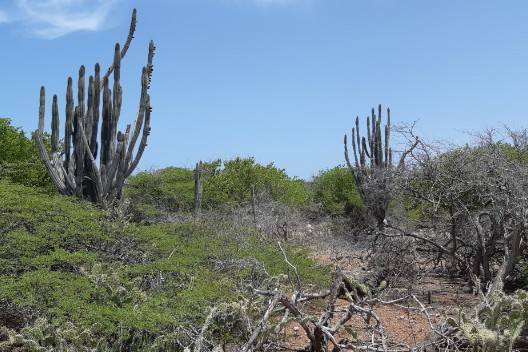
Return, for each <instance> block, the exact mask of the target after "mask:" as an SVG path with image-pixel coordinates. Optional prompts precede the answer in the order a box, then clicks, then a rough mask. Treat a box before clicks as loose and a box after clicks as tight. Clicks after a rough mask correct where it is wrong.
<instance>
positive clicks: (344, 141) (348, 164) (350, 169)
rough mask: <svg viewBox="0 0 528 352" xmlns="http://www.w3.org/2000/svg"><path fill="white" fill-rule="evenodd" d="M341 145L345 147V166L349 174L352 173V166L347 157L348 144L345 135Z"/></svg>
mask: <svg viewBox="0 0 528 352" xmlns="http://www.w3.org/2000/svg"><path fill="white" fill-rule="evenodd" d="M352 136H354V132H352ZM343 144H344V145H345V161H346V165H347V167H348V170H349V171H350V172H352V173H353V172H354V168H353V167H352V164H351V163H350V158H349V157H348V142H347V135H346V134H345V137H344V138H343Z"/></svg>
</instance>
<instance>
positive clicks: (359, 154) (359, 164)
mask: <svg viewBox="0 0 528 352" xmlns="http://www.w3.org/2000/svg"><path fill="white" fill-rule="evenodd" d="M371 118H372V120H371ZM371 122H372V126H371ZM390 133H391V125H390V109H387V124H386V125H385V128H384V133H382V127H381V105H379V106H378V115H377V116H376V113H375V109H374V108H372V116H371V117H367V138H365V137H361V136H360V133H359V117H356V125H355V127H353V128H352V134H351V136H352V148H353V150H354V165H352V163H351V162H350V158H349V155H348V143H347V136H346V134H345V137H344V146H345V160H346V163H347V166H348V169H349V171H350V172H351V173H352V175H353V176H354V182H355V183H356V187H357V189H358V191H359V195H360V197H361V200H362V201H363V203H364V204H365V206H366V207H367V208H368V209H369V211H370V212H371V214H372V215H373V216H374V218H375V219H376V221H377V225H378V227H383V225H384V223H385V222H386V217H387V210H388V208H389V205H390V201H391V199H392V193H393V184H392V183H393V179H394V177H395V176H396V174H397V173H398V172H399V171H401V169H402V168H403V166H404V163H405V158H406V156H407V154H409V153H410V152H412V150H413V149H414V148H415V147H416V146H417V145H418V143H419V140H418V138H416V139H415V141H414V142H413V144H412V145H411V146H410V148H409V149H407V150H406V151H404V152H403V153H402V154H401V156H400V160H399V162H398V165H397V166H396V167H393V160H392V158H393V150H392V148H391V147H390Z"/></svg>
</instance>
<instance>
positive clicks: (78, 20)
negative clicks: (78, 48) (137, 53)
mask: <svg viewBox="0 0 528 352" xmlns="http://www.w3.org/2000/svg"><path fill="white" fill-rule="evenodd" d="M118 1H119V0H95V1H94V0H15V6H14V8H13V9H12V13H9V14H8V13H7V12H5V11H4V12H0V23H2V22H3V21H2V19H3V18H4V17H6V18H7V20H9V18H10V17H11V18H16V21H11V22H17V23H19V24H20V25H22V26H23V27H24V29H25V31H26V32H27V33H29V34H30V35H33V36H36V37H40V38H43V39H55V38H59V37H62V36H64V35H67V34H70V33H73V32H77V31H83V30H86V31H97V30H100V29H101V28H102V27H103V25H104V23H105V21H106V19H107V17H108V15H109V13H110V10H111V9H112V8H113V7H114V5H115V4H116V3H117V2H118ZM0 11H1V10H0ZM2 15H4V16H2ZM4 22H6V21H4Z"/></svg>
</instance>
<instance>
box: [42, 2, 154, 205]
mask: <svg viewBox="0 0 528 352" xmlns="http://www.w3.org/2000/svg"><path fill="white" fill-rule="evenodd" d="M135 27H136V10H135V9H134V11H133V12H132V20H131V23H130V31H129V34H128V37H127V40H126V42H125V45H124V46H123V48H122V49H121V48H120V45H119V43H117V44H116V46H115V52H114V61H113V64H112V65H111V66H110V67H109V68H108V70H107V71H106V73H105V74H104V76H103V77H102V78H101V70H100V66H99V64H96V65H95V73H94V75H93V76H90V77H89V78H88V87H87V89H86V80H85V68H84V66H81V68H80V69H79V79H78V83H77V105H75V103H74V95H73V83H72V78H71V77H69V78H68V86H67V92H66V113H65V115H66V121H65V126H64V128H65V131H64V139H63V142H62V145H60V143H59V124H60V122H59V108H58V103H57V96H56V95H54V96H53V102H52V108H51V110H52V120H51V157H50V154H49V153H48V150H47V149H46V147H45V146H44V143H43V142H42V135H43V133H44V114H45V102H46V96H45V89H44V87H41V89H40V108H39V124H38V130H37V131H36V133H35V138H36V141H37V145H38V148H39V152H40V155H41V157H42V160H43V161H44V164H45V166H46V169H47V170H48V173H49V174H50V176H51V179H52V180H53V182H54V184H55V185H56V187H57V189H58V191H59V192H60V193H62V194H65V195H74V196H77V197H79V198H83V199H87V200H90V201H92V202H94V203H98V204H105V203H107V202H112V201H113V200H115V199H119V198H120V197H121V193H122V189H123V185H124V182H125V179H126V178H127V177H128V176H129V175H130V174H131V173H132V172H133V171H134V169H135V168H136V166H137V164H138V162H139V160H140V158H141V156H142V154H143V151H144V149H145V147H146V145H147V137H148V135H149V133H150V113H151V106H150V97H149V94H148V89H149V88H150V80H151V74H152V69H153V66H152V58H153V56H154V50H155V47H154V43H153V42H152V41H151V42H150V45H149V50H148V60H147V65H146V66H145V67H143V70H142V74H141V96H140V100H139V109H138V111H137V115H136V118H135V121H134V123H133V124H132V125H127V127H126V130H125V132H124V133H123V132H121V131H118V130H117V125H118V121H119V118H120V113H121V103H122V88H121V84H120V73H121V60H122V59H123V58H124V56H125V54H126V52H127V50H128V47H129V45H130V42H131V41H132V38H133V35H134V31H135ZM112 73H113V78H114V79H113V87H112V89H111V88H110V82H109V77H110V75H111V74H112ZM85 94H87V96H85ZM101 95H102V106H101ZM100 120H101V122H100ZM99 126H100V131H99ZM99 134H100V138H99V141H98V135H99ZM140 134H141V139H140V141H139V145H138V146H137V150H136V144H137V142H138V139H139V136H140ZM134 153H135V155H134ZM97 161H98V162H99V166H98V165H97Z"/></svg>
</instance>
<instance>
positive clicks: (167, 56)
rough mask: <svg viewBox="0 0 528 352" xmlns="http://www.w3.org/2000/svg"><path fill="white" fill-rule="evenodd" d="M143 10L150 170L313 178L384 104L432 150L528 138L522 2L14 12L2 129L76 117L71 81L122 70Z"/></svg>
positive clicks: (125, 0)
mask: <svg viewBox="0 0 528 352" xmlns="http://www.w3.org/2000/svg"><path fill="white" fill-rule="evenodd" d="M134 7H135V8H137V10H138V24H137V29H136V35H135V39H134V41H133V42H132V46H131V48H130V50H129V52H128V54H127V56H126V58H125V60H124V62H123V71H122V85H123V90H124V93H123V110H122V115H121V120H120V129H124V128H125V125H126V124H127V123H131V122H132V121H133V118H134V114H135V110H136V108H137V105H138V101H139V100H138V99H139V89H140V72H141V67H142V66H143V65H144V64H145V63H146V58H147V48H148V43H149V40H150V39H153V40H154V41H155V43H156V46H157V50H156V56H155V57H154V74H153V79H152V85H151V90H150V94H151V100H152V106H153V109H154V110H153V115H152V133H151V136H150V138H149V145H148V147H147V149H146V151H145V154H144V156H143V159H142V161H141V163H140V166H139V168H140V169H141V170H148V169H151V168H162V167H166V166H183V167H192V166H193V165H194V163H195V162H196V161H198V160H212V159H215V158H222V159H229V158H233V157H236V156H242V157H246V156H254V157H255V158H256V159H257V161H259V162H261V163H264V164H267V163H269V162H274V163H275V165H276V166H278V167H279V168H284V169H285V170H286V172H287V173H288V174H289V175H290V176H298V177H300V178H305V179H309V178H310V177H311V176H312V175H314V174H316V173H317V172H318V171H319V170H321V169H325V168H331V167H333V166H336V165H339V164H342V163H343V162H344V157H343V145H342V139H343V135H344V134H345V133H349V131H350V128H351V127H352V125H353V121H354V118H355V116H356V115H359V116H360V117H362V118H363V120H364V118H365V116H366V115H367V114H368V113H369V111H370V109H371V108H372V107H374V106H377V105H378V104H379V103H381V104H383V106H384V107H387V106H388V107H390V108H391V111H392V114H391V117H392V120H393V122H399V123H413V122H414V121H417V127H416V132H417V133H418V134H419V135H421V136H422V137H424V138H428V139H447V140H451V141H455V142H459V143H463V142H465V141H468V140H469V137H467V136H465V135H464V134H463V133H462V132H460V131H465V130H469V131H475V130H483V129H484V128H486V127H496V128H500V127H501V126H503V125H508V126H510V127H513V128H524V127H527V126H526V125H527V124H526V121H527V113H526V109H525V104H524V103H525V101H527V99H526V98H527V97H528V89H527V88H528V87H527V84H528V21H527V20H526V18H527V16H528V2H527V1H524V0H511V1H510V0H508V1H490V0H479V1H474V0H465V1H461V0H442V1H440V0H428V1H424V0H148V1H147V0H143V1H140V0H3V1H2V2H1V4H0V37H1V38H2V46H3V50H2V55H1V59H0V62H1V64H2V67H3V74H2V79H1V82H2V84H0V96H1V99H0V116H2V117H9V118H11V119H12V123H13V125H15V126H20V127H22V128H23V129H24V130H25V131H32V130H35V129H36V127H37V119H38V101H39V89H40V86H41V85H44V86H45V87H46V91H47V106H48V111H47V121H46V125H47V126H49V123H50V120H51V117H50V107H51V96H52V94H57V95H58V96H59V111H60V112H61V118H64V114H63V111H64V106H65V99H64V96H65V90H66V82H67V77H68V76H73V77H74V78H75V77H76V76H77V72H78V69H79V66H80V65H81V64H84V65H86V66H87V72H88V73H92V72H93V65H94V64H95V63H96V62H99V63H100V64H101V66H102V67H103V68H106V67H108V66H109V65H110V63H111V60H112V57H113V47H114V45H115V43H116V42H120V43H122V42H123V41H124V39H125V38H126V34H127V32H128V26H129V21H130V14H131V12H132V9H133V8H134ZM362 123H364V121H362ZM47 128H49V127H47Z"/></svg>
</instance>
